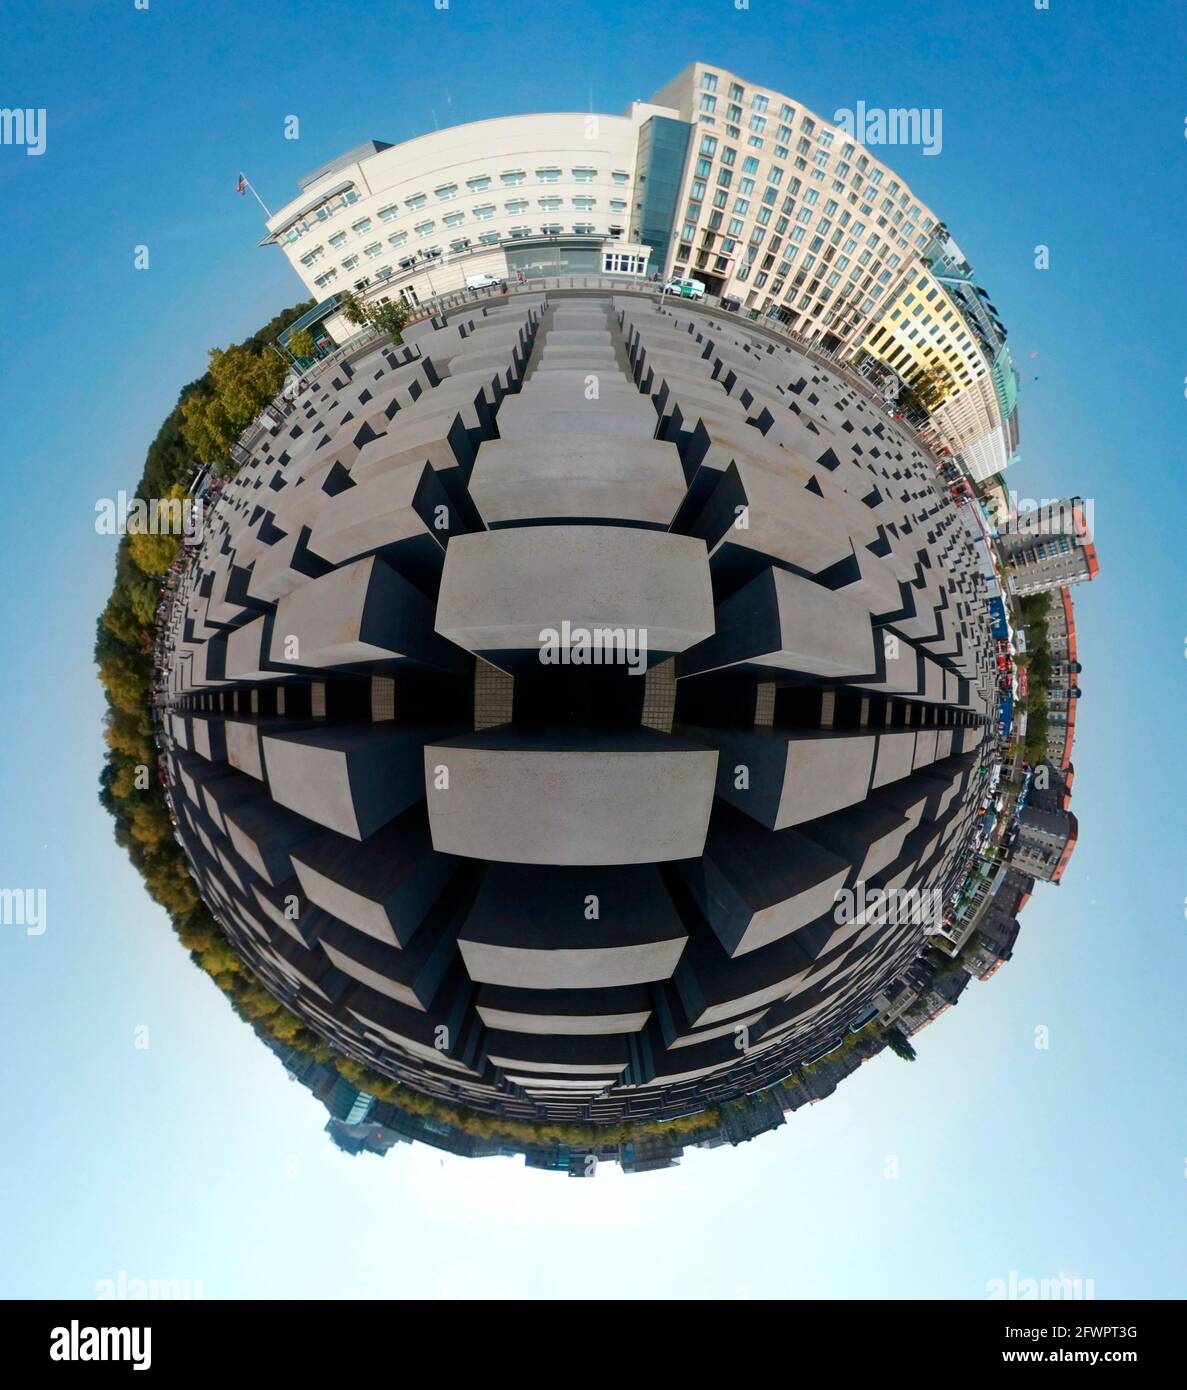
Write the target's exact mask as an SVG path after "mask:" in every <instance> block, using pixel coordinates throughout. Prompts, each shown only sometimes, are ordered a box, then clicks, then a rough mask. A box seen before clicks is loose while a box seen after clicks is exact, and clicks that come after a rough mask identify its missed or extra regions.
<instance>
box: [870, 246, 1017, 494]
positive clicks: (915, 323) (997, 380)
mask: <svg viewBox="0 0 1187 1390" xmlns="http://www.w3.org/2000/svg"><path fill="white" fill-rule="evenodd" d="M1005 339H1006V331H1005V328H1004V327H1003V325H1002V323H1001V320H1000V318H999V317H998V315H997V310H996V309H995V308H994V307H993V305H992V304H991V303H990V301H989V298H988V296H987V295H986V294H985V293H984V291H983V290H981V289H980V288H979V287H978V286H977V284H976V283H975V281H974V280H973V278H972V269H971V267H970V266H969V264H968V262H967V260H965V258H964V256H963V254H962V253H961V251H960V248H959V247H957V246H956V243H955V242H953V241H952V239H951V237H949V236H948V235H947V232H946V231H941V232H940V233H938V234H937V236H936V237H935V238H933V240H932V241H931V242H930V243H929V245H928V247H927V250H926V253H925V255H924V265H922V266H921V267H920V268H919V269H918V270H917V271H916V272H915V274H914V275H913V276H912V277H911V279H910V280H908V281H906V282H905V283H904V284H903V285H902V287H901V289H900V290H899V293H898V294H897V295H896V296H895V298H894V300H893V301H892V302H890V303H889V304H888V305H887V306H886V309H885V312H884V313H883V314H882V316H881V318H879V319H878V320H877V322H875V323H874V324H873V325H872V326H871V328H870V331H869V333H868V334H867V335H866V337H865V338H864V340H863V341H862V343H861V348H862V349H863V350H864V352H865V353H868V354H869V355H870V356H871V357H873V358H874V359H875V361H877V362H879V363H881V364H882V365H883V366H884V367H887V368H889V369H890V370H891V371H892V372H894V373H895V375H896V376H898V377H899V378H900V379H901V380H903V381H905V382H907V383H909V384H917V383H919V382H921V381H924V380H927V381H929V382H930V383H932V386H933V389H934V391H935V393H936V395H935V398H934V400H933V402H932V404H931V406H930V417H931V418H930V421H929V424H928V427H927V429H926V430H925V434H926V435H927V436H928V437H930V438H931V439H932V440H933V441H934V443H935V444H936V445H937V446H942V447H943V448H946V449H947V450H948V451H949V452H950V453H952V454H955V455H956V456H957V460H958V462H959V463H960V465H961V467H962V468H963V469H964V471H965V472H966V473H967V474H968V475H969V477H971V478H972V479H973V480H974V481H976V482H985V481H986V480H988V479H989V478H991V477H993V476H994V475H995V474H998V473H1000V472H1001V471H1002V470H1003V469H1004V468H1006V467H1007V466H1008V465H1009V464H1010V463H1011V462H1013V461H1014V458H1015V456H1016V452H1017V447H1018V412H1017V401H1018V376H1017V373H1016V372H1015V370H1014V367H1013V364H1012V363H1011V361H1010V354H1009V349H1008V348H1007V347H1006V341H1005Z"/></svg>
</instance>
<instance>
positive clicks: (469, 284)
mask: <svg viewBox="0 0 1187 1390" xmlns="http://www.w3.org/2000/svg"><path fill="white" fill-rule="evenodd" d="M498 283H499V277H498V276H497V275H467V276H466V288H467V289H468V290H489V289H492V288H493V287H494V286H495V285H497V284H498Z"/></svg>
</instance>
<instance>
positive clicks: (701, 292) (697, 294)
mask: <svg viewBox="0 0 1187 1390" xmlns="http://www.w3.org/2000/svg"><path fill="white" fill-rule="evenodd" d="M664 294H678V295H680V296H681V298H683V299H704V297H705V286H704V285H703V284H702V283H701V281H700V280H668V281H666V282H665V284H664Z"/></svg>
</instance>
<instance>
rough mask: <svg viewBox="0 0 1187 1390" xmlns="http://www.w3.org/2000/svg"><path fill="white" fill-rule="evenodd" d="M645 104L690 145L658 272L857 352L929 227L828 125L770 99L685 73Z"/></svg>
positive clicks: (719, 77)
mask: <svg viewBox="0 0 1187 1390" xmlns="http://www.w3.org/2000/svg"><path fill="white" fill-rule="evenodd" d="M654 100H655V101H656V102H657V103H659V104H660V105H662V106H667V107H672V108H673V109H675V110H676V111H678V112H679V114H680V117H681V118H682V119H683V120H685V121H688V122H690V123H692V124H693V127H694V135H693V139H692V141H691V148H690V150H689V157H688V165H687V169H686V172H685V177H684V180H683V185H682V196H681V198H680V202H679V207H678V209H677V216H676V219H675V222H674V225H673V237H672V247H671V252H670V254H669V257H668V263H667V265H666V266H665V269H666V270H667V271H668V272H669V273H674V274H676V275H690V276H693V277H695V278H696V279H699V280H702V281H703V282H704V283H705V285H706V286H707V288H708V290H709V292H710V293H712V294H721V295H733V296H736V297H737V298H738V299H740V300H741V301H742V304H743V306H744V307H746V308H752V309H758V310H759V311H760V312H762V313H768V314H773V315H775V316H776V317H778V318H779V319H780V320H781V321H783V322H784V323H787V324H788V325H789V326H790V327H792V328H793V329H795V331H796V332H798V333H800V334H802V335H803V336H804V337H806V338H814V339H819V340H821V344H822V346H824V347H826V348H845V347H850V346H855V345H856V344H857V342H859V341H860V337H861V334H862V332H863V330H864V328H865V326H866V324H867V323H868V322H869V320H870V318H871V316H873V315H874V314H876V313H877V311H878V309H879V307H880V306H881V305H882V304H885V303H888V302H889V301H890V299H891V298H892V297H893V295H894V292H895V290H896V288H897V286H898V284H899V282H900V281H901V280H902V279H903V278H904V277H906V276H908V275H909V274H910V273H911V272H912V271H913V270H914V269H915V267H916V266H917V265H918V263H919V255H920V253H921V252H922V250H923V248H924V247H925V246H926V245H927V244H928V241H929V240H930V237H931V234H932V233H933V231H934V230H935V228H936V225H937V221H938V219H937V218H936V215H935V213H933V212H932V211H931V209H930V208H928V207H926V206H925V205H924V204H922V203H921V202H920V201H919V199H918V198H916V196H915V195H914V194H913V193H912V192H911V190H910V188H909V187H908V186H907V184H906V183H905V182H904V181H903V180H902V179H901V178H899V177H898V175H896V174H895V172H894V171H893V170H892V169H891V168H889V167H888V166H887V165H885V164H883V163H882V162H881V160H879V159H877V158H876V157H875V156H874V155H873V154H871V153H870V151H869V150H868V149H866V147H865V146H863V145H861V144H859V143H858V142H857V141H856V140H855V139H853V138H852V137H850V136H849V135H847V134H846V133H845V131H844V130H842V129H841V128H840V127H839V126H837V125H834V124H833V123H832V122H831V121H828V120H826V119H825V118H824V117H822V116H820V115H818V114H817V113H816V112H814V111H811V110H809V109H808V108H807V107H806V106H804V105H803V104H802V103H801V102H797V101H795V100H794V99H793V98H792V97H789V96H786V95H785V94H784V93H782V92H777V91H775V90H774V89H772V88H770V87H761V86H757V85H755V84H754V83H753V82H746V81H744V80H743V79H742V78H740V77H738V76H737V75H736V74H734V73H731V72H727V71H725V70H724V69H722V68H716V67H712V66H710V65H709V64H706V63H694V64H692V65H691V66H690V67H688V68H685V70H684V71H683V72H682V73H680V75H679V76H678V77H676V78H675V79H674V80H673V81H672V82H670V83H669V84H668V85H667V86H666V87H664V88H663V89H662V90H661V91H659V92H657V93H656V95H655V97H654Z"/></svg>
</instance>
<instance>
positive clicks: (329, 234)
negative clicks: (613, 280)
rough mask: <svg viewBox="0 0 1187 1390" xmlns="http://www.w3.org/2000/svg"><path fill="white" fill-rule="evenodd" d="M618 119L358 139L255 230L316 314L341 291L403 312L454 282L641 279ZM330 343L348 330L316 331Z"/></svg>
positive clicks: (644, 265) (624, 126)
mask: <svg viewBox="0 0 1187 1390" xmlns="http://www.w3.org/2000/svg"><path fill="white" fill-rule="evenodd" d="M653 112H654V108H652V107H649V106H646V105H644V104H642V103H636V104H635V105H634V106H632V108H631V112H630V114H629V115H627V116H603V115H582V114H580V113H572V112H569V113H549V114H546V115H530V116H508V117H503V118H500V119H497V120H490V121H477V122H474V123H472V124H470V125H462V126H453V127H451V128H449V129H448V130H440V131H435V132H433V133H432V134H431V135H423V136H420V137H419V138H417V139H415V140H408V141H406V142H405V143H404V144H402V145H385V144H383V143H381V142H379V141H374V140H371V141H367V142H366V143H365V144H363V145H359V146H357V147H356V148H354V149H352V150H348V151H347V152H346V153H345V154H343V155H340V156H339V157H338V158H337V159H334V160H331V161H330V162H329V163H327V164H324V165H322V166H321V167H320V168H319V169H315V170H314V171H313V173H311V174H309V175H307V176H306V177H305V178H304V179H302V180H301V193H300V196H299V197H297V198H295V199H293V201H292V202H291V203H289V204H288V205H287V206H286V207H284V208H282V209H281V210H280V211H279V212H278V213H276V214H275V215H274V216H273V217H271V218H270V219H269V221H268V224H267V225H268V235H267V236H266V237H265V238H264V239H263V241H262V242H261V245H263V246H271V245H275V246H279V247H280V248H281V249H282V250H283V251H284V253H285V255H286V256H287V257H288V259H289V261H290V263H291V264H292V267H293V269H294V270H295V271H296V272H297V274H298V275H299V276H300V277H301V279H302V281H303V282H304V284H305V287H306V289H307V290H308V291H309V293H310V294H311V295H312V296H313V297H314V298H315V299H317V300H318V301H319V303H322V302H325V301H327V300H332V299H333V297H334V296H336V295H338V294H340V293H341V292H343V291H345V290H353V291H354V292H356V293H359V294H362V295H364V296H366V297H371V298H379V299H383V298H390V297H392V295H395V294H398V295H399V296H401V297H402V298H404V299H406V300H408V301H409V302H410V303H412V304H419V303H420V302H421V301H422V300H424V299H428V298H430V297H431V296H433V295H437V294H442V293H445V292H447V291H449V290H457V289H461V288H462V287H463V286H464V285H465V283H466V281H467V280H468V279H472V278H474V277H476V276H480V275H484V274H485V275H493V276H496V277H497V278H499V279H502V278H504V277H505V276H507V275H508V274H514V272H515V271H516V270H523V271H524V272H525V273H526V274H557V273H579V272H582V271H584V272H586V273H599V272H612V273H615V274H631V275H636V276H639V277H642V276H643V275H645V274H646V273H647V272H648V270H649V268H650V267H649V264H648V253H649V248H648V247H646V246H638V245H634V244H631V242H630V239H629V237H628V235H627V233H628V229H629V226H630V219H631V201H632V196H633V189H634V182H635V157H636V150H637V147H638V142H639V128H640V125H641V124H642V123H643V122H644V121H646V120H647V118H648V117H649V116H650V115H651V114H653ZM324 322H325V326H326V328H327V329H328V330H329V331H330V333H331V334H332V335H333V336H334V337H335V338H337V339H341V338H342V337H345V336H349V334H350V332H352V331H355V330H352V329H351V328H350V327H349V325H347V324H346V323H345V322H344V320H343V319H342V317H341V315H339V314H333V313H331V314H330V315H329V316H328V317H326V318H325V319H324Z"/></svg>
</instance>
